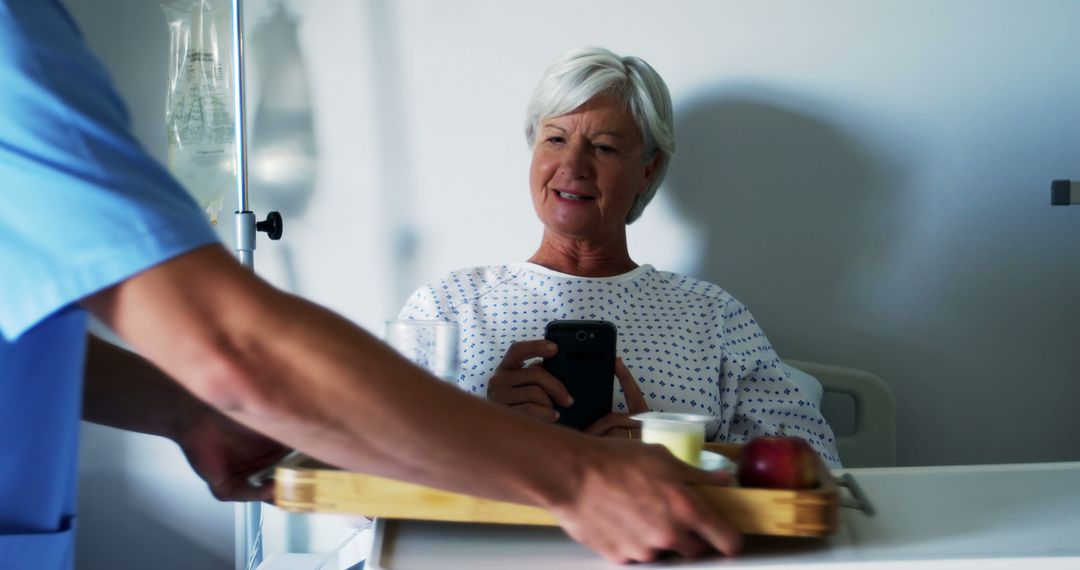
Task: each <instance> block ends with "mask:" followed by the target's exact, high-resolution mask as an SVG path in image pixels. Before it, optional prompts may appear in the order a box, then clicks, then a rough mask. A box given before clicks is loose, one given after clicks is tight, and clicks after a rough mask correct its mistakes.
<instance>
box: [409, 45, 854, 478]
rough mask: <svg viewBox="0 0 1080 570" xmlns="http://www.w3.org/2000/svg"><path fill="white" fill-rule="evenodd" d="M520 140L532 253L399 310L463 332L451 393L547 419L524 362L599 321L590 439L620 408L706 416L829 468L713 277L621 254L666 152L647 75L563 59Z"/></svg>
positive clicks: (776, 362)
mask: <svg viewBox="0 0 1080 570" xmlns="http://www.w3.org/2000/svg"><path fill="white" fill-rule="evenodd" d="M525 137H526V140H527V141H528V143H529V147H530V148H531V149H532V166H531V167H530V173H529V186H530V192H531V194H532V202H533V207H534V208H535V210H536V215H537V216H538V217H539V218H540V221H541V222H542V223H543V225H544V232H543V235H542V236H541V239H540V246H539V247H538V248H537V250H536V252H535V253H533V254H532V256H531V257H529V259H528V261H527V262H524V263H511V264H508V265H502V266H495V267H475V268H470V269H463V270H459V271H455V272H453V273H451V274H450V275H448V276H446V277H445V278H443V279H441V280H439V281H438V282H437V283H434V284H431V285H428V286H425V287H422V288H421V289H419V290H418V291H417V292H416V293H414V294H413V296H412V297H411V298H410V299H409V301H408V302H407V304H406V306H405V307H404V308H403V309H402V311H401V318H413V319H435V320H445V321H456V322H458V323H460V326H461V330H462V344H461V362H462V370H463V372H462V374H461V376H460V378H459V379H458V384H459V385H460V386H461V388H463V389H465V390H468V391H470V392H473V393H475V394H477V395H480V396H486V397H487V398H489V399H490V400H492V401H494V402H497V403H500V404H503V405H506V406H509V407H510V408H512V409H514V410H517V411H519V412H521V413H523V414H528V415H530V416H533V417H536V418H538V419H540V420H543V421H555V420H556V419H557V417H558V414H557V412H556V410H555V408H554V407H553V403H558V404H559V405H561V406H566V405H568V404H569V403H570V399H569V394H568V393H567V391H566V389H565V387H564V386H563V385H562V384H561V383H560V382H559V381H558V380H556V379H555V378H554V377H552V376H551V375H550V374H548V373H547V372H546V371H545V370H544V369H543V368H542V367H540V366H536V365H534V364H535V363H536V362H537V359H540V358H543V357H550V356H552V355H553V354H554V353H555V346H554V344H553V343H550V342H548V341H545V340H543V338H542V337H543V331H544V326H545V325H546V324H547V323H548V322H549V321H552V320H555V319H586V320H596V319H603V320H607V321H610V322H612V323H614V324H615V326H616V327H617V329H618V346H617V352H618V354H619V355H620V358H619V360H618V361H617V362H616V376H617V377H618V380H619V384H620V386H621V390H620V391H619V392H618V393H616V397H615V399H614V410H613V411H612V413H611V414H610V415H608V416H606V417H604V418H602V419H600V420H599V421H597V422H596V424H594V425H593V426H591V427H590V428H589V429H588V430H586V431H587V432H590V433H595V434H597V435H611V436H615V437H627V436H628V435H632V431H631V430H633V429H634V428H635V427H636V423H635V422H634V421H633V420H631V419H629V415H630V414H632V413H636V412H640V411H646V410H648V409H652V410H657V411H668V412H689V413H697V414H707V415H709V416H711V417H712V418H714V419H713V420H712V422H710V424H709V425H708V426H707V428H706V438H707V439H709V440H713V441H729V442H745V441H747V440H748V439H749V438H751V437H753V436H757V435H765V434H768V435H776V434H786V435H794V436H798V437H802V438H804V439H806V440H807V441H808V442H809V443H810V444H811V445H812V446H813V447H814V449H815V450H816V451H817V452H818V454H819V455H820V456H821V457H822V458H823V459H824V460H825V461H826V462H827V463H829V464H832V465H838V464H839V459H838V457H837V452H836V446H835V441H834V439H833V433H832V430H831V429H830V428H829V426H828V424H827V423H826V422H825V421H824V419H823V418H822V416H821V414H820V412H819V410H818V409H817V405H816V404H815V403H814V402H813V401H812V400H811V399H809V398H808V397H807V396H805V395H804V394H803V393H802V392H801V391H800V390H799V388H798V386H797V385H796V384H795V383H794V382H793V381H792V380H791V378H790V377H789V376H788V374H787V373H786V372H785V370H784V368H783V367H782V366H781V361H780V358H779V357H778V356H777V354H776V352H775V351H774V350H773V348H772V346H771V345H770V344H769V341H768V339H766V337H765V333H763V332H762V330H761V328H760V327H759V326H758V324H757V322H755V320H754V318H753V316H751V314H750V311H749V310H748V309H747V308H746V307H745V306H744V305H743V304H742V303H740V302H739V301H737V300H736V299H735V298H734V297H732V296H731V295H729V294H728V293H727V292H726V291H724V290H723V289H721V288H720V287H718V286H716V285H714V284H712V283H707V282H704V281H700V280H697V279H694V278H691V277H687V276H684V275H678V274H675V273H671V272H666V271H658V270H657V269H654V268H653V267H652V266H650V265H638V264H637V263H636V262H635V261H634V260H633V259H631V257H630V253H629V251H628V250H627V245H626V225H627V224H630V223H632V222H633V221H634V220H636V219H637V218H638V217H639V216H641V212H642V210H644V209H645V206H646V205H647V204H648V203H649V201H650V200H652V197H653V195H655V194H656V190H657V188H658V187H659V186H660V183H661V181H662V180H663V178H664V172H665V171H666V169H667V167H668V163H669V162H670V161H671V157H672V155H673V154H674V152H675V137H674V133H673V132H672V110H671V97H670V96H669V94H668V90H667V86H666V85H665V83H664V81H663V80H662V79H661V78H660V76H659V75H658V74H657V73H656V71H655V70H653V68H652V67H650V66H649V64H647V63H646V62H645V61H643V60H641V59H639V58H636V57H619V56H617V55H615V54H613V53H611V52H610V51H608V50H606V49H582V50H573V51H570V52H568V53H566V54H565V55H563V57H562V58H560V59H559V60H558V61H557V62H556V63H555V64H554V65H552V66H551V67H550V68H549V69H548V70H547V72H546V73H545V75H544V77H543V78H542V80H541V81H540V84H539V85H538V86H537V88H536V90H535V92H534V94H533V98H532V101H531V102H530V103H529V107H528V112H527V116H526V125H525ZM531 364H532V365H531ZM635 378H636V382H635ZM639 386H640V388H639Z"/></svg>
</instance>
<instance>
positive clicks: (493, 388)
mask: <svg viewBox="0 0 1080 570" xmlns="http://www.w3.org/2000/svg"><path fill="white" fill-rule="evenodd" d="M556 352H558V347H557V346H556V345H555V343H553V342H551V341H547V340H543V339H537V340H522V341H518V342H515V343H514V344H511V345H510V348H508V349H506V355H505V356H503V359H502V362H500V363H499V367H498V368H496V369H495V374H493V375H492V376H491V380H490V381H489V382H488V392H487V397H488V399H489V400H491V401H492V402H495V403H497V404H502V405H504V406H509V407H510V409H512V410H514V411H516V412H519V413H521V414H524V415H526V416H529V417H533V418H536V419H538V420H541V421H545V422H553V421H555V420H557V419H559V412H557V411H555V403H558V404H559V405H560V406H562V407H564V408H565V407H567V406H569V405H570V404H572V403H573V402H574V400H573V399H571V398H570V393H569V392H567V391H566V386H564V385H563V383H562V382H559V380H558V378H555V377H554V376H552V375H551V374H549V373H548V371H547V370H544V369H543V367H541V366H537V365H536V364H537V363H536V362H533V363H531V364H529V365H526V364H525V362H526V361H528V360H531V359H533V358H544V357H550V356H555V353H556Z"/></svg>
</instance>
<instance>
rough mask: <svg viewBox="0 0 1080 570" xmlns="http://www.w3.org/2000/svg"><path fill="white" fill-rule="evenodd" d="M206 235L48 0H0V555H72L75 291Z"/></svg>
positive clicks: (77, 361)
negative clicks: (137, 137) (136, 134)
mask: <svg viewBox="0 0 1080 570" xmlns="http://www.w3.org/2000/svg"><path fill="white" fill-rule="evenodd" d="M162 49H164V46H163V47H162ZM216 241H217V236H216V235H215V233H214V232H213V230H212V228H211V227H210V225H209V223H208V222H207V221H206V218H205V216H204V214H203V213H202V212H201V211H200V209H199V207H198V206H197V205H196V204H195V202H194V201H193V200H192V199H191V198H190V197H189V196H188V195H187V193H186V192H184V190H183V189H182V188H181V187H180V186H179V184H178V183H177V182H176V181H175V180H174V179H173V178H172V176H170V175H169V173H168V172H167V171H166V170H165V169H164V168H163V167H162V166H161V165H159V164H158V163H157V162H155V161H154V160H153V159H152V158H151V157H150V156H149V155H148V154H147V153H146V151H145V150H144V149H143V148H142V147H141V146H140V145H139V143H138V142H137V141H136V140H135V139H134V137H133V136H132V135H131V133H130V128H129V118H128V115H127V111H126V109H125V108H124V106H123V104H122V102H121V101H120V99H119V97H118V96H117V94H116V91H115V89H114V88H113V85H112V83H111V82H110V80H109V77H108V74H107V73H106V72H105V69H104V68H103V66H102V65H101V63H100V62H99V61H97V59H96V58H94V56H93V55H92V54H91V53H90V51H89V50H88V49H87V47H86V45H85V43H84V42H83V39H82V37H81V36H80V34H79V32H78V30H77V29H76V27H75V25H74V23H73V22H72V20H71V18H70V16H69V15H68V14H67V12H66V11H65V10H64V8H63V7H62V6H61V5H60V4H59V2H57V1H55V0H0V568H4V569H7V568H13V569H21V568H33V569H35V570H37V569H44V568H71V567H72V566H73V554H74V536H73V535H74V526H75V504H76V494H75V486H76V478H77V449H78V427H79V418H80V417H81V415H82V414H81V412H82V375H83V365H84V360H85V348H86V347H85V343H86V314H85V312H84V311H83V310H82V309H81V307H80V306H79V305H78V304H77V302H78V301H79V300H80V299H82V298H83V297H86V296H87V295H90V294H92V293H95V292H97V291H100V290H102V289H104V288H107V287H109V286H112V285H115V284H117V283H119V282H121V281H123V280H124V279H126V278H128V277H130V276H132V275H134V274H136V273H138V272H141V271H143V270H146V269H148V268H150V267H152V266H154V265H157V264H159V263H162V262H163V261H166V260H168V259H170V258H172V257H175V256H176V255H179V254H181V253H184V252H187V251H190V250H192V249H194V248H197V247H200V246H202V245H206V244H210V243H214V242H216Z"/></svg>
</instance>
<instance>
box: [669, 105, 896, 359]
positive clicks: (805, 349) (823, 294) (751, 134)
mask: <svg viewBox="0 0 1080 570" xmlns="http://www.w3.org/2000/svg"><path fill="white" fill-rule="evenodd" d="M815 105H816V104H814V103H812V102H806V101H800V100H797V99H796V98H793V97H789V96H784V95H783V94H777V93H775V92H769V91H764V90H755V89H745V88H740V89H731V88H725V87H719V88H713V89H710V90H706V91H704V92H702V95H700V96H698V97H695V98H692V99H690V100H688V101H686V102H684V103H682V104H681V105H679V106H678V107H677V108H676V111H675V122H676V130H675V132H676V137H677V144H678V148H677V150H676V155H675V159H674V161H673V162H672V165H671V170H670V173H669V175H668V178H667V184H666V186H667V188H666V190H665V191H666V192H669V194H670V196H671V199H672V202H673V203H674V205H675V207H676V209H677V210H678V211H679V212H680V214H681V215H682V216H685V218H686V219H688V220H690V221H691V222H692V223H694V224H695V225H696V226H697V227H698V228H699V229H700V231H701V235H702V236H703V239H704V241H705V243H704V247H703V254H702V256H703V257H702V259H701V261H700V264H699V266H698V269H697V272H696V273H697V276H698V277H700V278H703V279H706V280H708V281H712V282H714V283H717V284H719V285H720V286H721V287H723V288H725V289H727V290H728V291H730V292H731V293H732V294H733V295H735V296H736V297H737V298H738V299H739V300H741V301H742V302H743V303H745V304H746V305H747V306H749V307H750V309H751V310H752V311H753V313H754V315H755V317H756V318H757V319H758V321H759V322H761V323H762V325H763V328H764V329H765V331H766V333H767V334H768V335H769V338H770V340H771V341H772V342H773V344H774V346H776V347H777V350H778V351H779V352H780V354H781V355H782V356H784V357H787V358H803V359H807V360H817V361H833V362H834V363H838V364H844V362H843V361H842V360H843V358H842V354H843V352H842V351H841V350H838V348H839V347H838V346H837V345H839V344H841V343H842V342H843V339H844V337H849V336H855V333H858V335H860V336H861V335H862V334H863V332H864V331H855V330H852V329H853V328H857V327H853V326H850V325H849V323H848V322H847V321H848V320H849V318H848V317H850V318H854V319H856V320H857V319H858V316H857V315H858V313H859V311H858V310H856V309H857V307H853V304H854V303H857V300H853V299H851V298H850V297H851V295H850V293H851V292H852V291H853V290H855V288H857V287H859V286H860V285H862V284H863V281H864V280H865V278H867V277H868V276H867V275H866V273H867V270H869V267H868V266H877V265H879V264H880V263H882V262H883V261H884V260H887V259H888V258H889V257H890V251H889V248H890V243H891V239H890V238H891V237H892V236H894V235H895V234H896V232H897V231H899V226H900V223H901V222H902V220H901V216H900V215H898V214H897V213H896V212H894V211H893V209H892V207H891V205H892V203H893V202H894V200H895V198H896V196H897V194H898V192H899V191H900V187H901V185H902V180H901V179H900V176H898V173H897V172H893V170H897V169H895V168H890V167H889V166H888V165H887V164H886V163H885V162H884V161H883V159H882V157H880V156H876V155H875V154H874V152H873V151H872V150H871V149H870V148H868V145H865V144H860V141H859V140H857V138H856V137H855V136H853V134H850V133H848V132H845V131H844V130H843V129H842V128H840V127H839V126H837V125H834V124H830V122H829V121H828V120H827V119H825V118H823V117H820V116H814V115H812V114H811V113H810V112H809V111H807V110H806V109H812V108H814V106H815ZM817 107H818V108H821V106H820V105H817ZM837 311H839V312H840V314H838V313H837ZM844 313H847V314H844ZM879 340H880V341H881V342H885V340H884V339H866V338H863V339H862V341H861V342H862V344H864V345H865V344H866V343H868V342H870V343H873V342H876V341H879ZM849 353H850V351H849ZM836 360H841V362H835V361H836Z"/></svg>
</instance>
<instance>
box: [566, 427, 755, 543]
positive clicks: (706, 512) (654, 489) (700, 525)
mask: <svg viewBox="0 0 1080 570" xmlns="http://www.w3.org/2000/svg"><path fill="white" fill-rule="evenodd" d="M586 439H587V440H588V441H589V442H590V447H591V449H590V450H589V452H588V453H585V454H584V455H582V456H579V457H578V462H577V463H576V465H574V466H571V467H570V468H568V469H566V474H567V477H568V480H567V481H566V484H567V487H568V488H569V489H570V490H571V495H570V496H569V497H567V499H566V500H563V501H556V502H555V503H554V504H548V505H545V506H547V507H548V508H549V509H550V510H551V512H552V514H554V515H555V517H556V518H557V519H558V521H559V524H560V526H562V527H563V529H564V530H565V531H566V532H567V534H569V535H570V536H571V537H572V538H573V539H574V540H577V541H578V542H580V543H582V544H584V545H586V546H588V547H590V548H592V549H593V550H596V551H597V552H599V553H600V554H602V555H603V556H604V557H605V558H607V559H608V560H610V561H612V562H616V563H626V562H650V561H653V560H656V559H657V558H658V557H660V556H661V555H662V554H663V553H665V552H669V551H674V552H676V553H678V554H680V555H682V556H685V557H687V558H695V557H697V556H701V555H703V554H705V553H707V552H710V551H714V550H718V551H720V552H722V553H724V554H726V555H728V556H734V555H735V554H737V553H738V552H739V550H740V548H741V545H742V536H741V535H740V534H739V531H738V529H736V528H735V527H734V526H732V525H731V523H729V522H727V521H726V520H724V519H723V518H722V516H721V515H722V514H721V513H717V512H716V511H714V510H712V509H711V508H710V507H709V506H708V505H706V504H705V502H704V501H703V500H702V498H701V496H700V495H698V494H697V493H696V492H695V491H694V490H693V489H692V488H691V487H692V486H694V485H724V484H728V483H730V479H731V476H730V475H729V474H727V473H725V472H722V471H717V472H708V471H703V470H701V469H697V468H695V467H692V466H691V465H689V464H687V463H685V462H683V461H680V460H679V459H676V458H675V457H674V456H673V455H671V453H669V452H668V451H667V449H665V448H663V447H661V446H658V445H641V444H639V443H636V442H629V441H619V440H615V439H607V438H586Z"/></svg>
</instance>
